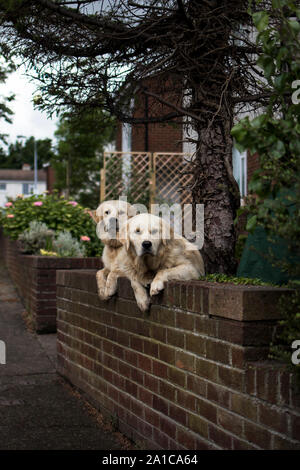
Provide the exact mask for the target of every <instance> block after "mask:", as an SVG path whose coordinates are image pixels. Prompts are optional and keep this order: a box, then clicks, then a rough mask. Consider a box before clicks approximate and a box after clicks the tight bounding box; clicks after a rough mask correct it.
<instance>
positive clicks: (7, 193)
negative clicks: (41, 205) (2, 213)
mask: <svg viewBox="0 0 300 470" xmlns="http://www.w3.org/2000/svg"><path fill="white" fill-rule="evenodd" d="M48 172H49V170H48V169H46V170H44V169H43V170H38V184H37V193H38V194H41V193H42V192H43V191H46V190H47V189H48V188H47V175H48ZM48 179H49V178H48ZM33 192H34V171H33V170H31V168H30V166H29V165H28V164H24V165H23V167H22V170H10V169H0V207H4V205H5V203H6V202H7V201H8V198H13V199H14V198H16V197H17V196H18V194H23V195H24V196H25V197H26V196H30V195H31V194H33Z"/></svg>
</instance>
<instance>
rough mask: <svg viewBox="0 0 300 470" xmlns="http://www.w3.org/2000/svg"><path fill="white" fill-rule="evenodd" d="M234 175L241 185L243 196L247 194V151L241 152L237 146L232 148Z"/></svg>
mask: <svg viewBox="0 0 300 470" xmlns="http://www.w3.org/2000/svg"><path fill="white" fill-rule="evenodd" d="M232 167H233V176H234V178H235V180H236V182H237V184H238V185H239V188H240V194H241V198H243V197H245V196H246V195H247V151H245V152H242V153H241V152H239V151H238V149H237V148H236V147H233V150H232Z"/></svg>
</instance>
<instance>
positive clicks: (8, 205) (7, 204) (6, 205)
mask: <svg viewBox="0 0 300 470" xmlns="http://www.w3.org/2000/svg"><path fill="white" fill-rule="evenodd" d="M12 205H13V203H12V202H7V203H6V204H5V207H11V206H12Z"/></svg>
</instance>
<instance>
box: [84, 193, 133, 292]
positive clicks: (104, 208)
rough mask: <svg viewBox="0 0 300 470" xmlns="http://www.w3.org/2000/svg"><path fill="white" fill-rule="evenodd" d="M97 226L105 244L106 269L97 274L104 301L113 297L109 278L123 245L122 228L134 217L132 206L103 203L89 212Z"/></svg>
mask: <svg viewBox="0 0 300 470" xmlns="http://www.w3.org/2000/svg"><path fill="white" fill-rule="evenodd" d="M88 213H89V215H90V216H91V217H92V219H93V220H94V222H95V223H96V224H97V235H98V237H99V238H100V240H101V241H102V243H103V244H104V249H103V253H102V261H103V265H104V268H103V269H101V270H100V271H98V272H97V274H96V278H97V287H98V294H99V297H100V298H101V299H102V300H107V299H109V297H110V296H111V295H112V294H110V291H111V289H107V278H108V275H109V273H110V271H111V269H112V267H113V263H114V259H115V258H116V256H117V255H118V252H119V251H120V250H121V249H122V247H123V245H122V243H121V241H120V228H121V227H122V225H123V224H124V223H125V222H127V220H128V218H130V217H132V216H133V215H134V211H133V207H132V206H131V204H129V203H127V202H125V201H121V200H110V201H104V202H102V203H101V204H100V205H99V206H98V208H97V209H96V210H95V211H88Z"/></svg>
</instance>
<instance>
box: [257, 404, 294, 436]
mask: <svg viewBox="0 0 300 470" xmlns="http://www.w3.org/2000/svg"><path fill="white" fill-rule="evenodd" d="M259 422H260V423H261V424H264V425H265V426H267V427H269V428H271V429H274V430H275V431H278V432H280V433H282V434H286V433H287V431H288V415H287V413H284V412H283V410H280V411H277V410H276V409H274V408H271V407H270V406H266V405H262V404H260V405H259Z"/></svg>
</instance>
